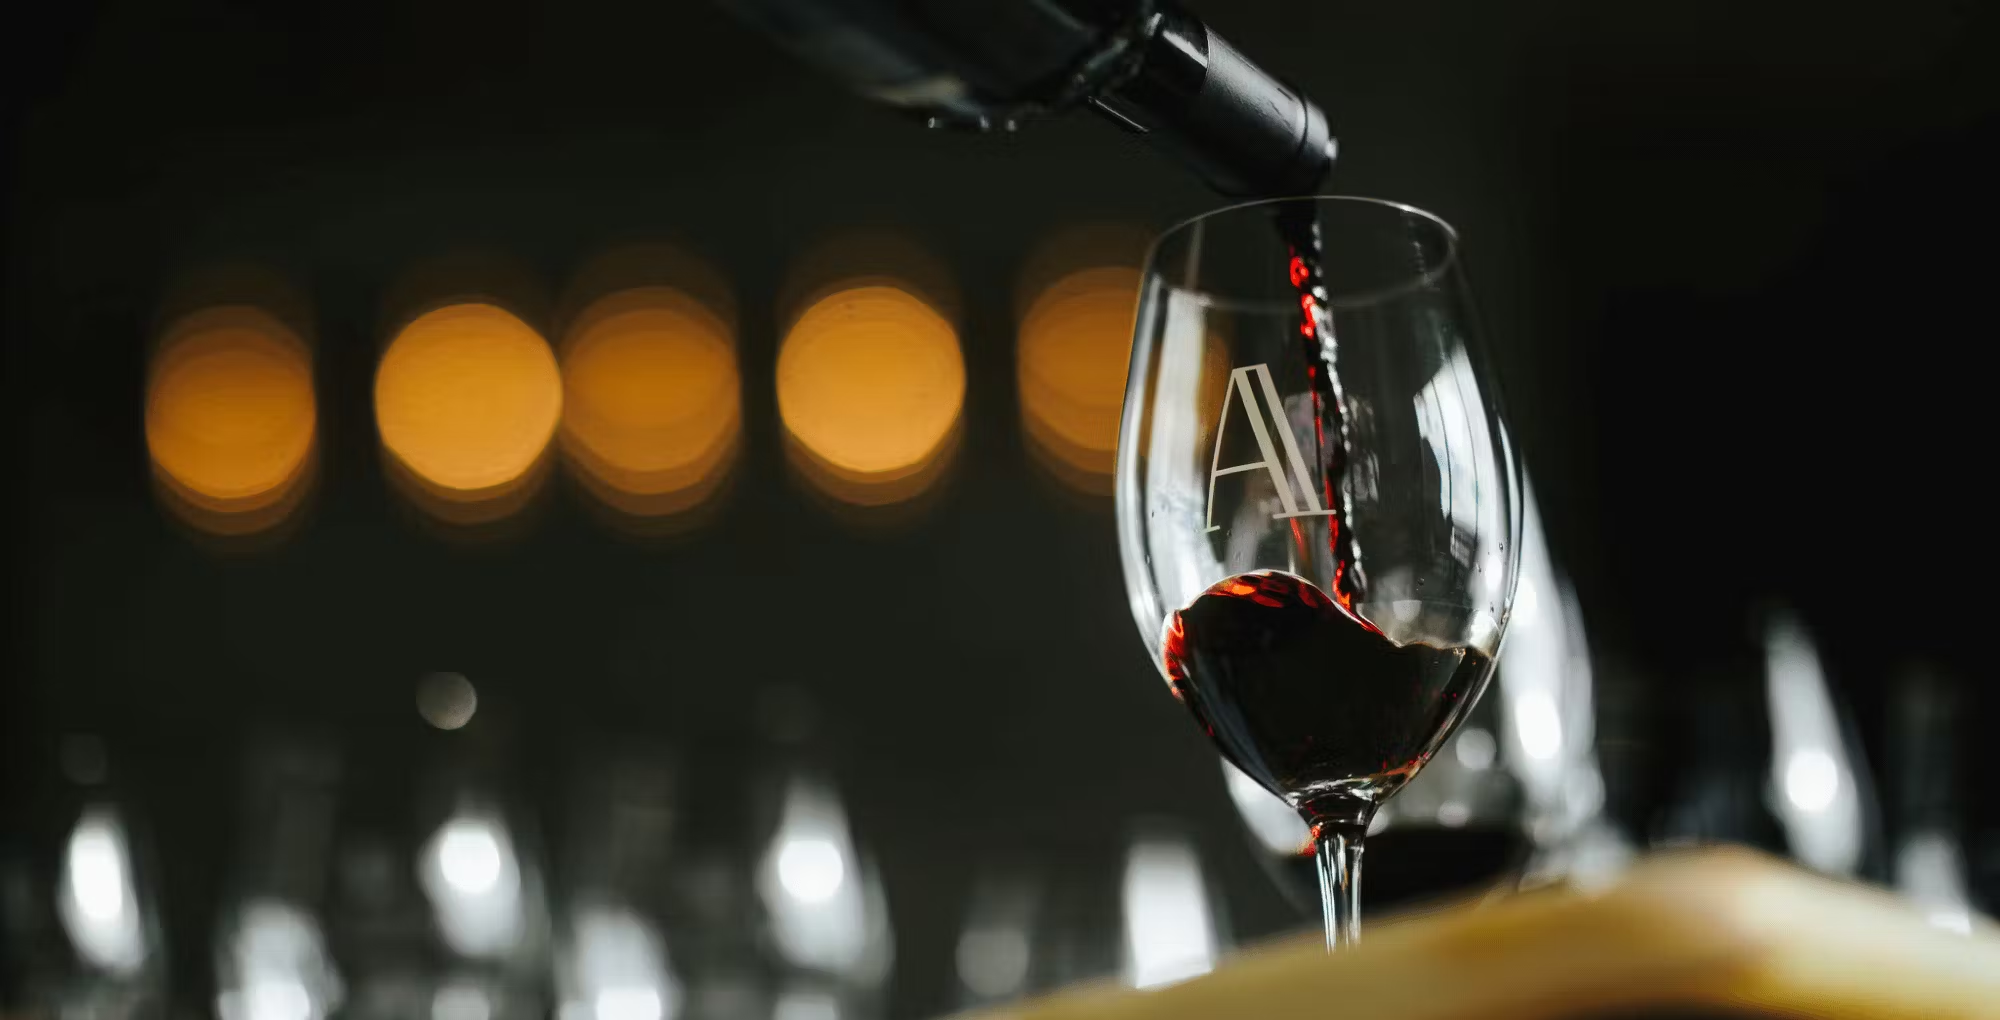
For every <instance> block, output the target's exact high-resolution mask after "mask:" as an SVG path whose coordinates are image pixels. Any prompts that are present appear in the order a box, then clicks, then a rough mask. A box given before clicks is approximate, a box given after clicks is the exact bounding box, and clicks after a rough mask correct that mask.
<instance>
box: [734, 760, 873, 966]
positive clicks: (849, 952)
mask: <svg viewBox="0 0 2000 1020" xmlns="http://www.w3.org/2000/svg"><path fill="white" fill-rule="evenodd" d="M859 863H860V862H859V860H858V859H857V856H856V853H855V849H854V843H853V840H852V838H851V837H850V835H849V834H848V828H847V815H846V812H845V811H843V810H842V809H841V806H840V802H839V800H838V799H836V798H835V797H834V794H833V791H832V790H831V789H829V788H827V787H825V786H823V785H820V784H818V783H816V782H812V781H809V780H805V779H796V780H794V781H793V782H792V783H791V785H790V786H789V788H788V789H787V790H786V791H785V800H784V807H783V810H782V812H781V813H780V815H779V820H778V831H777V832H776V833H775V834H774V835H773V836H772V838H771V845H770V849H769V850H768V851H767V852H766V853H765V855H764V860H763V862H762V864H761V866H760V867H759V871H758V876H757V891H758V894H759V896H760V897H761V898H762V899H763V901H764V906H765V909H766V910H767V911H768V912H769V914H770V917H771V927H772V934H773V935H774V936H775V937H776V940H777V944H778V950H779V952H780V954H782V955H783V956H784V958H785V959H786V960H788V961H790V962H791V963H794V964H797V965H799V966H802V967H806V968H809V969H813V970H819V971H824V972H828V973H834V974H846V975H855V974H860V973H862V972H867V971H876V970H880V969H882V968H884V967H886V957H885V956H884V955H883V954H885V953H886V952H887V930H886V923H887V919H886V917H885V916H882V915H883V913H884V911H883V910H882V908H881V905H880V904H879V903H878V902H877V900H878V899H879V895H880V894H879V890H878V889H877V888H876V887H875V883H874V882H873V881H872V880H871V879H870V878H869V877H868V876H867V875H866V874H864V873H863V872H862V870H861V869H860V867H859Z"/></svg>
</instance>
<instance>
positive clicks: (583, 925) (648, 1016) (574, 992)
mask: <svg viewBox="0 0 2000 1020" xmlns="http://www.w3.org/2000/svg"><path fill="white" fill-rule="evenodd" d="M556 984H557V990H558V993H559V994H560V995H561V996H562V1000H563V1002H562V1006H561V1008H560V1010H559V1011H558V1012H559V1016H560V1017H561V1018H562V1020H673V1018H674V1017H675V1016H677V1015H678V1014H679V1013H680V1007H681V999H682V992H681V983H680V980H679V979H678V978H677V977H675V975H674V972H673V967H672V965H671V961H670V960H669V959H668V957H667V948H666V943H665V940H664V939H663V938H662V937H661V936H660V933H659V931H658V929H656V928H655V927H654V926H653V925H652V924H650V923H648V922H647V921H646V920H645V919H643V918H641V917H640V916H639V915H638V914H636V913H634V912H633V911H631V910H630V909H628V908H626V907H623V906H616V905H609V904H602V905H595V906H588V907H581V908H578V909H577V911H576V913H575V916H574V918H573V919H572V921H571V923H570V931H569V935H568V939H567V945H566V946H565V947H564V948H563V949H562V951H561V952H560V954H559V956H558V959H557V972H556Z"/></svg>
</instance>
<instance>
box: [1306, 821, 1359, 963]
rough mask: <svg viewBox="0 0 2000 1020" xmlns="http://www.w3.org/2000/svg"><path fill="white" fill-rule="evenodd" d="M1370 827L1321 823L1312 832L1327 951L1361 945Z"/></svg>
mask: <svg viewBox="0 0 2000 1020" xmlns="http://www.w3.org/2000/svg"><path fill="white" fill-rule="evenodd" d="M1367 833H1368V823H1367V822H1366V821H1363V822H1361V823H1360V824H1358V825H1353V824H1335V823H1332V822H1322V823H1320V824H1319V825H1318V826H1315V827H1314V829H1313V858H1314V860H1315V862H1316V863H1317V864H1318V865H1319V901H1320V906H1321V907H1322V909H1323V910H1324V911H1325V913H1326V951H1327V952H1329V953H1331V952H1336V951H1338V950H1339V949H1340V948H1341V947H1342V946H1351V945H1354V944H1355V943H1356V942H1359V941H1361V837H1362V836H1364V835H1366V834H1367Z"/></svg>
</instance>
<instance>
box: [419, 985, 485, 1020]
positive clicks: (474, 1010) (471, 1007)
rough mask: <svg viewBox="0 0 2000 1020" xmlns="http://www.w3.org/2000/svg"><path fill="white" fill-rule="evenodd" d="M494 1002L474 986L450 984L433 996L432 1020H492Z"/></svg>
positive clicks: (482, 989)
mask: <svg viewBox="0 0 2000 1020" xmlns="http://www.w3.org/2000/svg"><path fill="white" fill-rule="evenodd" d="M492 1016H493V1000H492V998H491V997H490V996H488V995H487V994H486V989H484V988H481V987H479V986H478V985H474V984H450V985H444V986H443V987H440V988H439V989H438V990H437V992H436V993H435V994H433V995H432V996H431V1020H490V1018H491V1017H492Z"/></svg>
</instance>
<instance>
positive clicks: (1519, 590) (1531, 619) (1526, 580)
mask: <svg viewBox="0 0 2000 1020" xmlns="http://www.w3.org/2000/svg"><path fill="white" fill-rule="evenodd" d="M1540 590H1541V586H1540V585H1539V584H1537V583H1536V581H1535V579H1534V578H1533V577H1523V578H1521V579H1520V580H1518V581H1516V582H1515V583H1514V608H1513V611H1512V612H1511V613H1509V614H1508V623H1509V625H1510V626H1518V625H1520V624H1522V623H1527V624H1530V625H1532V624H1534V623H1537V622H1539V621H1538V619H1537V614H1538V613H1540V612H1541V606H1542V603H1541V596H1540V595H1538V594H1536V593H1537V592H1538V591H1540Z"/></svg>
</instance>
